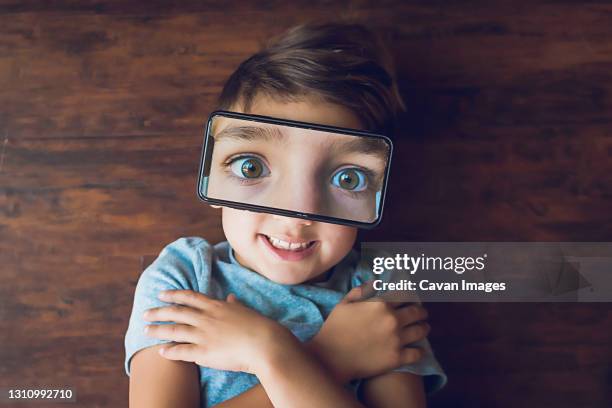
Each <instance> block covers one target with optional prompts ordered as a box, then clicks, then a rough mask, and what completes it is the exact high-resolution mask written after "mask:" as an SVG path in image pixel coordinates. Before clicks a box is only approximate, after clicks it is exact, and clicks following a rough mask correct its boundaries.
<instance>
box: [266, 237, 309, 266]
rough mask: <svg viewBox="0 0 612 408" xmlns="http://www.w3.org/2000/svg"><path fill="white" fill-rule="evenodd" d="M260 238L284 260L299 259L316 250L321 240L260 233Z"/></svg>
mask: <svg viewBox="0 0 612 408" xmlns="http://www.w3.org/2000/svg"><path fill="white" fill-rule="evenodd" d="M258 238H259V239H260V240H261V241H262V242H263V244H264V245H265V246H266V248H268V249H269V250H270V251H271V252H272V253H273V254H274V255H275V256H276V257H277V258H280V259H282V260H284V261H299V260H302V259H304V258H306V257H307V256H309V255H311V254H312V253H313V252H314V249H315V248H316V247H317V246H318V245H317V244H318V242H319V241H304V240H290V241H289V240H284V239H281V238H278V237H273V236H270V235H265V234H258Z"/></svg>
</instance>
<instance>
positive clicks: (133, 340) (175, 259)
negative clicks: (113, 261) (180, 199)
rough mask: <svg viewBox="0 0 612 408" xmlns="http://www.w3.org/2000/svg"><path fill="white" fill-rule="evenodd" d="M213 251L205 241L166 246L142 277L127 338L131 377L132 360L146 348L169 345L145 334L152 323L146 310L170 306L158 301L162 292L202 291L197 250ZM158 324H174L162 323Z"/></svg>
mask: <svg viewBox="0 0 612 408" xmlns="http://www.w3.org/2000/svg"><path fill="white" fill-rule="evenodd" d="M202 246H204V247H210V245H209V244H208V243H207V242H206V241H204V240H203V239H202V238H198V237H185V238H179V239H177V240H176V241H174V242H172V243H170V244H168V245H166V246H165V247H164V248H163V249H162V250H161V252H160V254H159V255H158V257H157V258H156V259H155V261H153V263H152V264H151V265H149V266H148V267H147V268H146V269H145V270H144V271H143V272H142V274H141V275H140V277H139V279H138V283H137V284H136V289H135V292H134V304H133V307H132V313H131V315H130V320H129V325H128V328H127V331H126V334H125V372H126V374H127V375H128V376H129V375H130V360H131V359H132V357H133V356H134V354H135V353H136V352H137V351H139V350H142V349H144V348H146V347H150V346H154V345H157V344H163V343H168V342H169V340H160V339H156V338H153V337H149V336H147V335H146V334H145V333H144V328H145V326H146V325H148V324H151V322H149V321H146V320H144V319H143V318H142V315H143V313H144V311H145V310H147V309H151V308H154V307H160V306H164V305H167V303H165V302H162V301H161V300H159V299H158V298H157V295H158V293H159V292H161V291H163V290H174V289H188V290H195V291H199V287H198V280H197V274H198V273H200V271H201V266H202V260H201V253H200V252H199V250H198V248H201V247H202ZM159 324H174V323H172V322H159Z"/></svg>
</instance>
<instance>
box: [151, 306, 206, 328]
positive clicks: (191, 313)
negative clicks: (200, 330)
mask: <svg viewBox="0 0 612 408" xmlns="http://www.w3.org/2000/svg"><path fill="white" fill-rule="evenodd" d="M142 317H143V318H144V319H145V320H147V321H150V322H176V323H186V324H190V325H192V326H198V325H199V324H200V322H201V320H202V313H201V312H200V311H198V310H197V309H194V308H192V307H189V306H183V305H172V306H162V307H154V308H152V309H149V310H146V311H145V312H144V314H143V315H142Z"/></svg>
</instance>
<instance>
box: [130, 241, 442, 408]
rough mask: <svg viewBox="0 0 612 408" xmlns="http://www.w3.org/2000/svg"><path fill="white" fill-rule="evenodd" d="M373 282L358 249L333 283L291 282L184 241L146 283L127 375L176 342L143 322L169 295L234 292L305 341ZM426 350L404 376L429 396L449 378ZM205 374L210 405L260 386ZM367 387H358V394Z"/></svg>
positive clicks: (139, 293)
mask: <svg viewBox="0 0 612 408" xmlns="http://www.w3.org/2000/svg"><path fill="white" fill-rule="evenodd" d="M373 277H374V275H373V274H372V272H371V271H369V270H368V269H367V268H366V267H365V265H364V264H363V263H359V255H358V253H357V252H356V251H354V250H352V251H351V252H350V253H349V254H348V255H347V256H346V257H345V258H344V259H343V260H342V261H340V262H339V263H338V264H337V265H336V266H335V267H334V268H332V269H330V270H329V271H328V272H327V273H326V276H325V280H323V281H321V282H317V283H311V284H298V285H283V284H279V283H276V282H274V281H271V280H269V279H268V278H266V277H264V276H262V275H260V274H258V273H256V272H254V271H252V270H250V269H247V268H245V267H243V266H242V265H240V264H239V263H238V261H236V259H235V258H234V254H233V250H232V248H231V247H230V245H229V243H228V242H227V241H223V242H220V243H218V244H216V245H214V246H213V245H211V244H209V243H208V242H207V241H206V240H205V239H203V238H200V237H184V238H179V239H177V240H176V241H174V242H172V243H170V244H168V245H167V246H165V247H164V248H163V249H162V251H161V252H160V254H159V256H158V257H157V259H155V261H154V262H153V263H152V264H151V265H149V266H148V267H147V268H146V269H145V270H144V271H143V273H142V274H141V276H140V278H139V280H138V284H137V285H136V291H135V294H134V305H133V308H132V314H131V316H130V322H129V327H128V329H127V332H126V334H125V371H126V373H127V375H130V359H131V358H132V356H133V355H134V354H135V353H136V352H137V351H139V350H141V349H143V348H146V347H149V346H153V345H156V344H161V343H167V342H168V341H167V340H160V339H156V338H153V337H149V336H147V335H146V334H145V333H144V327H145V326H146V325H148V324H150V322H148V321H146V320H144V319H143V318H142V314H143V313H144V311H145V310H147V309H150V308H154V307H159V306H164V305H167V304H166V303H164V302H162V301H161V300H159V299H158V298H157V295H158V293H159V292H160V291H162V290H170V289H189V290H193V291H197V292H201V293H204V294H206V295H207V296H210V297H213V298H216V299H225V298H226V297H227V295H228V294H230V293H233V294H235V295H236V297H237V298H238V299H239V300H240V301H241V302H242V303H243V304H244V305H246V306H248V307H250V308H252V309H254V310H257V311H258V312H259V313H261V314H263V315H265V316H267V317H269V318H271V319H274V320H276V321H277V322H279V323H281V324H282V325H284V326H285V327H287V328H288V329H290V330H291V331H292V332H293V334H294V335H295V336H296V337H297V338H299V339H300V340H301V341H303V342H305V341H307V340H309V339H310V338H311V337H313V336H314V335H315V334H316V333H317V332H318V331H319V329H320V328H321V325H322V324H323V321H324V320H325V319H326V318H327V316H328V315H329V313H330V312H331V311H332V309H333V308H334V306H335V305H336V304H337V303H338V302H339V301H340V300H341V299H342V298H343V297H344V295H345V294H346V293H348V292H349V291H350V290H351V289H352V288H353V287H356V286H360V285H361V284H362V283H364V282H366V281H368V280H371V279H373ZM166 324H172V323H166ZM418 345H420V346H421V347H423V348H424V349H425V351H426V353H425V357H424V358H422V359H421V360H420V361H419V362H418V363H416V364H411V365H406V366H402V367H400V368H398V369H397V370H396V371H407V372H412V373H415V374H420V375H423V376H426V378H425V380H426V381H425V384H426V388H427V392H428V393H431V392H433V391H436V390H438V389H440V388H441V387H443V386H444V384H445V383H446V381H447V378H446V374H445V373H444V371H443V370H442V368H441V367H440V365H439V364H438V362H437V360H436V359H435V357H434V354H433V351H432V350H431V347H430V345H429V342H428V341H427V339H424V340H423V341H421V342H419V343H418ZM199 373H200V384H201V393H200V395H201V401H202V403H201V406H202V407H211V406H213V405H216V404H219V403H221V402H223V401H225V400H227V399H231V398H233V397H235V396H237V395H239V394H241V393H243V392H245V391H247V390H248V389H249V388H251V387H253V386H254V385H257V384H258V383H259V381H258V379H257V377H256V376H255V375H252V374H248V373H243V372H232V371H221V370H215V369H211V368H208V367H202V366H199ZM359 383H360V381H354V382H352V383H351V388H352V389H353V390H354V391H355V392H356V390H357V387H358V385H359Z"/></svg>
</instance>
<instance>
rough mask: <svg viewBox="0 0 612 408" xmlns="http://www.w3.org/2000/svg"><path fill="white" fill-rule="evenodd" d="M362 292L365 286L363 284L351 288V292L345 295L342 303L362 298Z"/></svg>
mask: <svg viewBox="0 0 612 408" xmlns="http://www.w3.org/2000/svg"><path fill="white" fill-rule="evenodd" d="M362 293H363V288H362V287H361V286H357V287H355V288H353V289H351V290H350V291H349V293H347V294H346V295H344V297H343V298H342V300H341V301H340V303H350V302H356V301H358V300H359V299H361V295H362Z"/></svg>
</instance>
